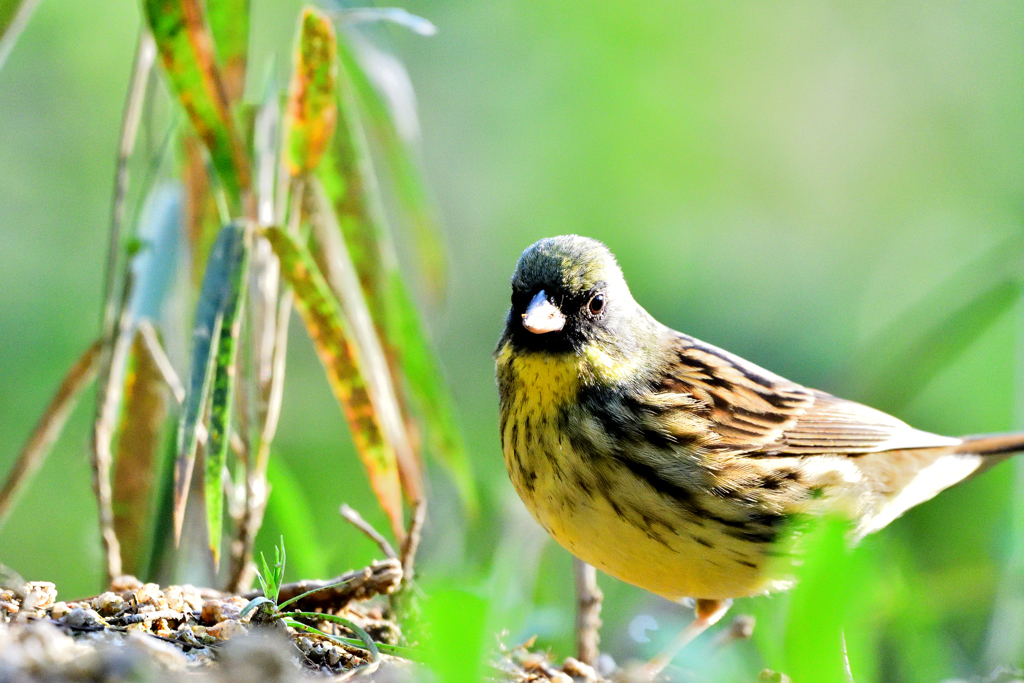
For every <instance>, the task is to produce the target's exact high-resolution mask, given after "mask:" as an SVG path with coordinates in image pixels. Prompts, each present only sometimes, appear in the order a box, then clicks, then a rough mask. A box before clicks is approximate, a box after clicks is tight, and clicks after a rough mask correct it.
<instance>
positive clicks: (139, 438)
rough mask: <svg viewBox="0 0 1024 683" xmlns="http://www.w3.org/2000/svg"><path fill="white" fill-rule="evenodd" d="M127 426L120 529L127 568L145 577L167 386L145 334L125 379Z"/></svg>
mask: <svg viewBox="0 0 1024 683" xmlns="http://www.w3.org/2000/svg"><path fill="white" fill-rule="evenodd" d="M124 385H125V386H124V399H123V401H124V402H123V407H122V411H121V425H120V429H119V431H118V435H117V450H116V454H117V455H116V458H115V460H114V477H113V501H112V502H113V508H114V531H115V532H116V533H117V538H118V540H119V541H120V542H121V560H122V562H123V563H124V566H123V569H124V571H125V572H127V573H129V574H135V575H139V574H140V571H141V570H142V569H145V567H144V566H143V563H144V562H145V561H146V559H147V553H146V548H145V547H144V543H145V540H146V539H145V536H146V533H147V528H148V523H149V520H150V517H151V514H150V513H151V510H152V496H151V495H150V494H151V493H152V490H153V481H154V478H155V476H156V468H157V467H158V466H159V454H160V450H161V436H162V435H163V423H164V418H165V417H166V414H167V406H166V389H165V387H164V382H163V378H162V376H161V374H160V370H159V368H157V366H156V363H155V362H154V360H153V358H152V356H151V355H150V353H149V352H148V350H147V349H146V342H145V340H144V339H143V336H142V333H141V332H140V331H136V333H135V339H134V340H133V342H132V347H131V352H130V355H129V361H128V372H127V373H126V375H125V380H124Z"/></svg>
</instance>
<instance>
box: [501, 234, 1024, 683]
mask: <svg viewBox="0 0 1024 683" xmlns="http://www.w3.org/2000/svg"><path fill="white" fill-rule="evenodd" d="M495 359H496V366H497V377H498V389H499V395H500V400H501V443H502V451H503V453H504V456H505V464H506V466H507V468H508V473H509V477H510V478H511V479H512V483H513V485H514V486H515V489H516V491H517V492H518V493H519V495H520V497H521V498H522V499H523V502H524V503H526V507H527V508H529V510H530V512H531V513H532V515H533V516H534V517H535V518H536V519H537V521H538V522H540V524H541V525H542V526H543V527H544V528H545V529H546V530H547V531H548V533H550V534H551V536H552V537H553V538H554V539H555V540H556V541H558V543H560V544H561V545H562V546H564V547H565V548H566V549H567V550H568V551H569V552H571V553H572V554H574V555H576V556H577V557H579V558H580V559H582V560H583V561H585V562H588V563H590V564H591V565H593V566H595V567H597V568H598V569H601V570H602V571H604V572H605V573H607V574H610V575H612V576H614V577H616V578H618V579H621V580H623V581H626V582H627V583H631V584H633V585H635V586H639V587H641V588H644V589H646V590H648V591H651V592H652V593H656V594H657V595H660V596H663V597H665V598H668V599H669V600H680V599H683V598H694V599H696V600H697V602H696V606H697V618H696V619H695V621H694V622H693V623H692V624H691V625H690V627H688V629H687V630H686V631H684V633H683V634H681V636H680V638H679V640H678V642H677V643H676V647H675V648H672V649H671V650H670V651H669V652H668V653H666V654H665V656H663V657H661V658H660V659H658V660H656V661H654V662H652V663H651V664H650V665H649V667H648V670H647V673H651V674H653V673H656V670H660V668H661V667H663V666H664V665H665V664H667V663H668V659H670V658H671V655H672V654H674V651H675V650H676V649H678V647H682V645H683V644H685V642H686V641H688V640H689V639H691V638H693V637H694V636H696V635H697V634H699V633H700V632H701V631H702V630H704V629H705V628H707V627H708V626H710V625H711V624H713V623H715V622H716V621H717V620H718V619H720V618H721V617H722V615H723V614H724V613H725V612H726V610H727V609H728V607H729V604H730V602H731V599H732V598H738V597H745V596H751V595H757V594H762V593H765V592H768V591H772V590H779V589H784V588H787V587H788V586H790V585H791V583H792V578H791V574H790V571H788V570H789V569H791V567H787V566H785V563H780V562H779V561H777V559H776V557H775V556H777V555H779V552H777V551H778V549H779V548H780V547H782V545H783V544H784V543H785V541H786V539H787V533H786V531H787V528H788V527H787V521H789V520H792V519H793V518H794V516H797V515H806V514H809V515H825V514H838V515H842V516H845V517H846V518H848V519H849V520H851V521H852V523H853V524H854V525H855V531H854V536H855V537H856V538H860V537H862V536H864V535H865V534H868V533H871V532H873V531H877V530H878V529H881V528H882V527H884V526H885V525H887V524H889V522H891V521H892V520H894V519H896V518H897V517H898V516H900V515H901V514H903V513H904V512H905V511H906V510H908V509H909V508H911V507H913V506H915V505H917V504H919V503H922V502H924V501H926V500H928V499H929V498H931V497H933V496H934V495H935V494H937V493H938V492H939V491H942V490H943V489H945V488H948V487H949V486H952V485H953V484H956V483H957V482H959V481H961V480H963V479H964V478H966V477H968V476H970V475H972V474H975V473H977V472H979V471H981V470H984V469H987V468H988V467H990V466H991V465H993V464H995V463H997V462H999V461H1000V460H1002V459H1003V458H1004V457H1005V456H1007V455H1010V454H1012V453H1014V452H1016V451H1019V450H1022V449H1024V434H1010V435H996V436H969V437H962V438H952V437H947V436H939V435H937V434H931V433H928V432H923V431H920V430H917V429H914V428H913V427H910V426H909V425H907V424H906V423H904V422H902V421H901V420H898V419H896V418H895V417H892V416H890V415H887V414H886V413H883V412H881V411H878V410H875V409H873V408H869V407H867V406H864V405H861V404H859V403H854V402H853V401H847V400H844V399H841V398H836V397H835V396H831V395H829V394H827V393H824V392H821V391H816V390H814V389H808V388H806V387H804V386H801V385H799V384H796V383H795V382H790V381H789V380H786V379H783V378H782V377H779V376H778V375H775V374H773V373H771V372H768V371H767V370H764V369H762V368H760V367H758V366H756V365H754V364H753V363H749V362H747V361H745V360H743V359H742V358H739V357H737V356H734V355H732V354H730V353H728V352H726V351H723V350H721V349H718V348H716V347H714V346H711V345H710V344H705V343H704V342H701V341H698V340H697V339H694V338H693V337H689V336H687V335H685V334H682V333H680V332H676V331H674V330H671V329H669V328H668V327H665V326H664V325H662V324H661V323H659V322H658V321H656V320H655V319H654V318H652V317H651V316H650V314H648V313H647V311H645V310H644V309H643V308H642V307H641V306H640V305H639V304H638V303H637V302H636V301H634V300H633V297H632V295H631V294H630V291H629V288H628V287H627V286H626V281H625V279H624V278H623V276H622V271H621V270H620V269H619V266H618V264H617V263H616V261H615V257H614V256H612V254H611V252H610V251H609V250H608V249H607V248H606V247H605V246H604V245H603V244H601V243H600V242H597V241H595V240H592V239H589V238H586V237H579V236H576V235H567V236H561V237H552V238H548V239H543V240H540V241H539V242H537V243H535V244H533V245H532V246H530V247H529V248H528V249H526V251H524V252H523V254H522V256H521V257H520V259H519V263H518V265H517V266H516V271H515V274H514V275H513V276H512V307H511V309H510V311H509V314H508V319H507V321H506V324H505V331H504V333H503V334H502V336H501V340H500V341H499V342H498V347H497V350H496V352H495Z"/></svg>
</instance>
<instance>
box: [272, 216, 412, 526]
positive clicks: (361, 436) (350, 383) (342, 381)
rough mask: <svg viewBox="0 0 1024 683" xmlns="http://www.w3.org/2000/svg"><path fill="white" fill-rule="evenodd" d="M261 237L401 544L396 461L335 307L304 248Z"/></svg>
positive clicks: (281, 236) (280, 236)
mask: <svg viewBox="0 0 1024 683" xmlns="http://www.w3.org/2000/svg"><path fill="white" fill-rule="evenodd" d="M262 234H263V235H264V236H265V237H266V238H267V239H268V240H269V241H270V244H271V245H272V246H273V247H274V252H275V253H276V254H277V257H278V258H279V259H281V272H282V274H283V275H284V276H285V279H286V280H287V281H288V284H290V285H291V287H292V289H293V290H294V291H295V303H296V306H297V308H298V309H299V313H300V315H301V316H302V319H303V322H305V324H306V329H307V331H308V332H309V335H310V337H311V338H312V340H313V345H314V346H315V347H316V352H317V355H318V356H320V361H321V362H322V363H323V365H324V369H325V370H326V371H327V379H328V381H329V382H330V385H331V389H332V390H333V391H334V395H335V397H337V399H338V402H339V403H340V404H341V406H342V409H343V410H344V412H345V417H346V418H347V419H348V423H349V428H350V430H351V432H352V439H353V441H354V442H355V445H356V449H357V450H358V451H359V455H360V457H361V458H362V460H363V464H364V465H365V467H366V469H367V472H368V473H369V475H370V485H371V486H372V487H373V490H374V492H375V493H376V494H377V499H378V501H380V505H381V507H382V508H383V509H384V512H385V513H386V514H387V516H388V518H389V519H390V521H391V527H392V529H393V531H394V533H395V537H396V538H398V539H399V540H401V539H403V538H404V536H405V531H404V529H403V526H402V488H401V485H400V483H399V477H398V461H397V457H396V455H395V451H394V449H393V448H392V446H391V445H390V444H389V443H388V442H387V440H386V439H385V438H384V430H383V429H382V428H381V424H380V420H379V418H378V415H377V411H376V409H375V407H374V405H373V403H372V401H371V395H370V391H369V387H368V386H367V384H366V380H365V379H364V377H363V374H362V370H361V368H360V360H359V356H358V352H357V350H356V346H355V341H354V339H353V337H352V335H351V333H350V332H349V330H348V329H347V326H346V325H345V324H344V323H343V321H342V317H341V309H340V307H339V305H338V302H337V300H336V299H335V298H334V295H333V294H332V293H331V290H330V288H328V286H327V282H326V281H325V280H324V276H323V275H322V274H321V273H320V269H319V268H318V267H317V265H316V263H315V262H314V261H313V257H312V256H311V255H310V254H309V251H308V250H307V249H306V248H305V247H304V246H302V245H301V244H299V243H298V242H296V241H295V240H294V239H293V238H292V237H291V236H289V235H288V233H286V232H285V231H283V230H281V229H280V228H268V229H266V230H264V231H262Z"/></svg>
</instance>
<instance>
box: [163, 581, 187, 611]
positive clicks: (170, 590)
mask: <svg viewBox="0 0 1024 683" xmlns="http://www.w3.org/2000/svg"><path fill="white" fill-rule="evenodd" d="M164 598H165V599H166V600H167V607H168V609H172V610H174V611H175V612H184V611H185V592H184V591H183V590H182V588H181V586H168V587H167V589H165V590H164Z"/></svg>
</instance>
